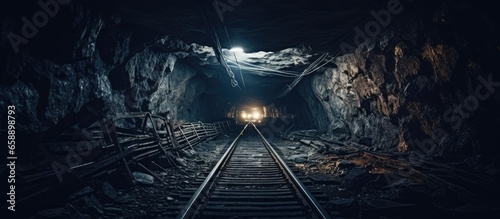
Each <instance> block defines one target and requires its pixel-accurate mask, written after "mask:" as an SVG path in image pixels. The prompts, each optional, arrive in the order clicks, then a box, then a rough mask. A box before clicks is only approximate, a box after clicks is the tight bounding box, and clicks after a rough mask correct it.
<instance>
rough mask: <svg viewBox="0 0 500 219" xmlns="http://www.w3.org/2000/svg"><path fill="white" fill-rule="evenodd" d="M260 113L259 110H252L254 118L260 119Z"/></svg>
mask: <svg viewBox="0 0 500 219" xmlns="http://www.w3.org/2000/svg"><path fill="white" fill-rule="evenodd" d="M260 116H261V115H260V113H259V112H253V118H254V119H260Z"/></svg>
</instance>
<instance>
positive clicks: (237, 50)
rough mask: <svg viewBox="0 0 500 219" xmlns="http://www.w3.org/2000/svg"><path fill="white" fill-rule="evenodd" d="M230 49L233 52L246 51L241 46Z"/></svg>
mask: <svg viewBox="0 0 500 219" xmlns="http://www.w3.org/2000/svg"><path fill="white" fill-rule="evenodd" d="M229 51H231V52H245V51H243V48H241V47H233V48H231V49H230V50H229Z"/></svg>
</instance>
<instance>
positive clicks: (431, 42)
mask: <svg viewBox="0 0 500 219" xmlns="http://www.w3.org/2000/svg"><path fill="white" fill-rule="evenodd" d="M406 3H407V4H413V5H405V7H406V8H411V9H406V11H405V13H404V14H403V15H401V16H400V17H397V18H394V19H393V22H392V23H391V26H389V27H388V28H386V29H384V30H383V31H382V32H381V33H380V34H379V35H377V36H376V37H374V38H372V39H371V40H370V41H366V42H365V43H363V44H362V45H360V46H358V47H357V48H356V50H355V51H354V52H352V53H349V54H344V55H341V56H338V57H337V58H336V59H335V60H334V62H335V64H336V65H337V67H335V68H327V69H324V71H323V72H321V73H318V74H315V75H313V76H312V78H311V79H310V80H309V81H303V83H301V85H300V87H299V88H298V89H301V90H304V91H306V92H302V93H303V95H305V96H306V97H305V99H306V100H308V105H309V107H310V109H311V110H312V111H313V112H314V111H315V112H319V111H318V110H315V108H317V104H316V103H315V102H319V103H321V106H322V108H323V110H324V111H325V114H326V116H327V118H328V124H327V126H326V127H325V126H324V125H319V126H318V127H320V128H326V129H327V130H328V133H329V134H330V135H331V136H333V137H334V138H337V139H341V140H350V141H354V142H360V143H363V144H365V145H368V146H371V145H373V147H376V148H381V149H384V150H388V151H399V152H411V153H415V154H417V155H418V156H419V157H426V156H440V157H469V158H474V159H470V161H471V162H470V163H471V165H475V164H480V163H482V164H489V163H492V162H498V160H496V161H495V160H492V159H497V158H495V156H493V155H491V156H490V155H488V154H497V153H498V152H499V149H498V148H496V147H494V145H498V143H499V141H498V138H497V137H495V134H493V133H492V132H491V131H490V129H489V128H487V127H488V126H490V125H493V124H495V123H498V121H499V115H498V114H497V113H496V112H498V110H499V103H500V99H499V93H498V91H495V90H494V89H488V87H490V88H493V87H491V86H487V84H490V85H491V84H493V83H496V82H497V81H500V78H499V77H498V70H497V69H496V67H494V66H495V62H496V61H493V60H495V58H498V57H499V54H500V50H499V49H498V48H500V47H499V46H500V44H499V41H498V39H496V40H495V39H492V38H491V36H498V30H497V29H495V28H493V27H492V26H490V25H488V24H487V23H485V22H484V20H473V21H471V20H466V19H467V18H466V17H465V15H471V14H472V13H475V14H474V15H477V14H478V13H481V11H475V10H469V9H464V8H465V7H461V6H459V5H460V4H459V5H453V4H450V3H442V4H436V5H434V6H433V7H428V8H426V10H419V9H421V8H419V7H423V6H422V5H420V6H419V4H417V3H411V2H406ZM461 3H463V2H461ZM471 17H473V16H471ZM477 17H481V16H477ZM483 18H484V17H483ZM484 19H486V18H484ZM497 84H498V83H497ZM495 86H496V85H495ZM309 90H310V91H312V92H309V93H310V94H308V93H307V92H308V91H309ZM483 95H484V96H483ZM317 119H318V121H316V123H317V124H321V123H322V121H321V117H319V118H317Z"/></svg>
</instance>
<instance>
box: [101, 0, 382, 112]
mask: <svg viewBox="0 0 500 219" xmlns="http://www.w3.org/2000/svg"><path fill="white" fill-rule="evenodd" d="M215 2H216V1H176V2H167V1H154V0H147V1H115V0H112V1H108V2H107V3H108V5H107V6H108V7H109V11H110V12H111V13H116V14H118V15H119V16H120V19H122V21H124V22H127V23H129V24H132V25H136V26H139V27H141V28H146V29H148V30H151V31H155V32H158V33H161V34H165V35H168V36H170V37H172V38H177V39H180V40H182V41H183V42H185V43H187V44H188V45H191V46H192V48H193V50H194V52H193V53H194V54H193V53H192V55H193V57H195V58H194V59H191V61H192V62H193V65H195V66H196V65H198V66H200V67H203V71H204V72H205V73H206V74H207V75H208V76H218V74H220V73H221V72H224V69H223V68H222V67H221V66H220V65H219V63H218V62H217V60H216V59H215V54H214V52H213V50H212V49H211V47H214V46H215V44H214V41H213V40H212V38H211V37H210V35H209V34H208V33H207V28H208V25H207V23H206V22H207V20H209V22H212V25H213V27H214V28H215V29H216V32H217V33H218V34H219V40H220V42H221V46H222V48H225V49H230V48H231V47H240V48H243V50H244V52H245V53H246V54H245V56H247V57H240V56H239V55H237V57H236V60H237V61H240V62H245V64H246V63H248V64H249V65H252V66H251V67H252V68H249V66H248V65H245V64H242V63H239V64H240V67H239V68H238V67H237V65H236V64H235V63H234V62H233V63H229V64H230V66H231V69H232V71H233V72H234V74H235V77H236V80H237V81H238V83H239V85H240V86H239V89H238V88H237V89H232V88H231V86H229V84H230V82H229V81H228V78H227V74H226V75H224V76H223V78H222V80H219V82H220V83H215V84H214V86H212V92H219V93H222V94H223V95H225V96H227V98H228V99H229V100H230V101H231V102H233V103H236V104H239V103H244V102H247V101H258V102H262V103H264V104H268V103H270V102H272V101H274V99H275V97H276V96H277V95H278V93H279V92H280V91H282V90H283V89H285V87H286V85H287V84H289V83H291V82H292V80H293V79H294V78H293V74H295V75H298V74H300V73H301V72H302V71H304V69H306V68H307V66H308V65H309V64H310V63H312V62H313V61H314V60H315V59H317V58H318V57H319V56H320V55H321V54H322V53H323V52H331V53H334V52H338V48H336V47H337V46H338V42H339V41H340V40H342V39H343V38H345V37H346V36H348V35H349V34H346V33H349V32H352V29H353V27H354V26H355V25H356V24H358V23H360V22H362V21H363V20H365V19H367V17H366V15H369V11H370V10H373V9H376V8H379V7H382V5H384V4H386V2H377V1H373V2H372V1H264V0H259V1H244V0H241V1H231V2H230V3H233V4H234V6H231V5H229V2H228V3H224V2H225V1H222V2H221V1H218V2H220V3H219V4H220V5H219V8H218V9H219V11H220V13H218V12H217V7H215V6H214V3H215ZM195 6H197V7H195ZM202 11H203V13H206V17H203V16H202ZM221 18H222V21H221ZM139 34H140V33H139ZM206 47H208V48H206ZM225 54H226V55H227V57H228V58H229V59H233V57H234V54H231V52H229V51H226V53H225ZM248 56H250V57H248ZM241 66H243V67H241ZM255 67H259V68H265V69H267V70H269V69H272V70H279V71H287V72H290V73H291V75H288V76H287V77H283V76H270V74H264V73H261V72H260V71H259V70H255ZM264 71H265V70H264ZM217 90H219V91H217Z"/></svg>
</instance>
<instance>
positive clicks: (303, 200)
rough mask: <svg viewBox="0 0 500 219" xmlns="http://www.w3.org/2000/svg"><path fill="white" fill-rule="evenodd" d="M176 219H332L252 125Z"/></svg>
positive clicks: (220, 161) (232, 144)
mask: <svg viewBox="0 0 500 219" xmlns="http://www.w3.org/2000/svg"><path fill="white" fill-rule="evenodd" d="M249 132H254V133H255V134H252V133H249ZM177 218H288V219H291V218H330V216H329V215H328V214H327V213H326V211H325V210H324V209H323V208H322V207H321V205H320V204H319V203H318V201H317V200H316V199H315V198H314V197H313V195H312V194H311V192H309V191H308V190H307V188H306V187H305V186H304V184H303V183H302V182H301V180H299V178H298V177H297V176H295V174H294V173H293V172H292V171H291V170H290V168H289V167H288V166H287V164H286V163H285V162H284V161H283V160H282V159H281V157H280V156H279V155H278V153H277V152H276V151H275V149H274V148H273V147H272V146H271V145H270V144H269V142H267V140H266V139H265V138H264V137H263V135H262V134H261V133H260V131H259V130H258V129H257V127H256V126H255V125H254V124H253V123H248V124H247V125H246V126H245V127H244V128H243V130H242V131H241V133H240V134H239V135H238V136H237V137H236V139H235V140H234V141H233V142H232V143H231V145H230V146H229V147H228V148H227V151H226V152H225V153H224V154H223V155H222V157H221V159H220V160H219V161H218V163H217V164H216V165H215V167H214V168H213V169H212V171H211V172H210V173H209V174H208V176H207V177H206V178H205V180H204V181H203V182H202V183H201V185H200V187H198V189H197V190H196V191H195V192H194V194H193V195H192V196H191V198H190V199H189V201H188V202H187V204H186V205H185V206H184V208H183V209H182V210H181V211H180V213H179V214H178V215H177Z"/></svg>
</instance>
